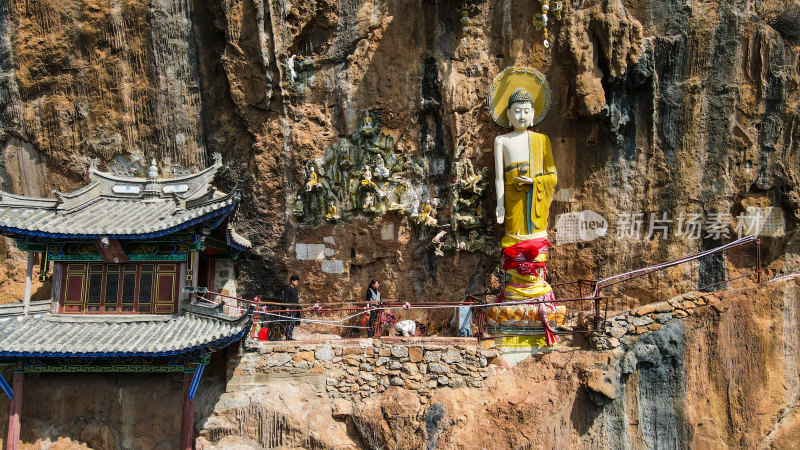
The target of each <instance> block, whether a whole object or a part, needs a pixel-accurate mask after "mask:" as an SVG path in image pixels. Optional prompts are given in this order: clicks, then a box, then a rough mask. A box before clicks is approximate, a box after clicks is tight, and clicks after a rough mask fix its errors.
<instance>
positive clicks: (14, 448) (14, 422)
mask: <svg viewBox="0 0 800 450" xmlns="http://www.w3.org/2000/svg"><path fill="white" fill-rule="evenodd" d="M24 379H25V374H23V373H22V372H14V381H13V390H14V399H13V400H11V409H10V410H9V412H8V434H6V449H7V450H18V449H19V432H20V414H21V413H22V382H23V381H24Z"/></svg>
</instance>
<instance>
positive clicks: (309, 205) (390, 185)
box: [289, 111, 438, 226]
mask: <svg viewBox="0 0 800 450" xmlns="http://www.w3.org/2000/svg"><path fill="white" fill-rule="evenodd" d="M358 123H359V128H358V130H357V131H356V132H355V133H354V134H353V135H351V136H350V137H349V138H342V139H339V141H338V142H337V143H336V144H334V145H333V146H332V147H331V148H329V149H328V151H327V153H326V155H325V156H324V157H322V158H319V159H316V160H313V161H308V162H307V163H306V175H305V179H304V180H303V189H301V190H300V191H299V192H297V193H296V194H295V195H294V197H293V198H291V199H290V203H289V205H290V208H291V212H292V215H293V216H294V217H295V218H296V219H297V220H298V221H299V222H301V223H303V224H306V225H316V224H319V223H321V222H323V221H329V222H336V221H338V220H346V219H350V218H355V217H363V218H367V219H371V220H377V219H378V218H380V217H381V215H383V214H385V213H387V212H395V213H398V214H400V215H407V216H414V217H416V216H415V215H414V214H413V212H414V211H418V210H419V208H420V204H421V203H420V202H422V203H425V204H427V205H429V207H430V210H429V211H427V216H426V219H425V220H423V221H420V222H419V223H421V224H423V225H427V226H434V225H435V224H436V221H435V220H433V216H434V215H435V205H436V204H437V203H438V201H437V199H435V198H432V196H431V193H430V191H429V189H428V186H427V185H426V184H425V183H424V181H423V178H422V173H421V172H422V171H421V169H420V173H417V168H421V167H422V166H424V161H423V160H422V158H421V157H415V156H406V155H396V154H395V153H394V141H395V139H396V132H394V131H392V130H388V129H385V128H382V127H381V118H380V114H379V113H378V112H377V111H365V112H364V113H363V114H362V116H361V118H360V120H359V122H358Z"/></svg>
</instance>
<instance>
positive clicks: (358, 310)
mask: <svg viewBox="0 0 800 450" xmlns="http://www.w3.org/2000/svg"><path fill="white" fill-rule="evenodd" d="M752 243H755V244H756V247H757V252H756V268H755V270H754V271H753V272H751V273H747V274H744V275H740V276H737V277H734V278H730V279H725V280H722V281H718V282H715V283H711V284H709V285H706V286H703V287H702V288H699V289H706V288H710V287H714V286H718V285H720V284H723V283H727V282H731V281H734V280H738V279H743V278H747V277H750V276H753V275H755V277H756V280H757V282H758V283H760V282H761V273H762V271H761V246H760V240H759V239H758V236H756V235H750V236H745V237H743V238H741V239H737V240H736V241H733V242H730V243H728V244H725V245H722V246H720V247H716V248H713V249H709V250H705V251H702V252H699V253H696V254H693V255H689V256H686V257H683V258H679V259H675V260H672V261H667V262H664V263H660V264H655V265H651V266H647V267H643V268H640V269H636V270H632V271H629V272H625V273H621V274H616V275H613V276H609V277H606V278H602V279H600V280H592V279H578V280H572V281H562V282H556V283H552V284H551V287H553V288H554V289H557V290H562V289H567V290H569V289H577V296H572V297H570V298H561V299H558V300H557V301H556V302H557V303H568V304H574V303H578V304H579V305H578V308H579V311H580V312H581V313H583V312H589V313H592V312H593V313H594V324H593V325H594V328H593V329H579V330H572V331H560V332H558V334H572V333H575V332H581V333H596V332H602V331H603V330H602V327H601V325H602V323H604V322H605V321H606V319H607V316H608V305H609V300H610V298H611V296H610V295H600V294H601V292H602V291H603V289H607V288H609V287H611V286H615V285H619V284H622V283H626V282H629V281H631V280H634V279H637V278H640V277H643V276H645V275H649V274H653V273H655V272H660V271H663V270H666V269H668V268H670V267H675V266H678V265H680V264H684V263H688V262H691V261H695V260H699V259H701V258H704V257H707V256H710V255H713V254H717V253H722V252H726V251H728V250H730V249H733V248H737V247H741V246H744V245H747V244H752ZM793 275H795V274H793ZM793 275H788V276H787V277H789V276H793ZM770 281H773V280H770ZM587 290H588V291H589V292H590V293H591V294H590V295H585V294H584V292H585V291H587ZM185 292H187V293H192V294H194V295H195V298H196V299H198V300H201V301H204V302H207V303H211V304H215V305H219V304H222V305H223V307H226V308H229V309H230V310H232V311H236V312H237V313H239V314H242V313H244V312H245V311H247V310H248V308H246V307H242V305H243V304H244V305H253V306H254V307H255V308H254V309H253V310H252V312H251V314H253V315H254V320H253V331H252V332H251V337H255V333H256V327H257V326H259V325H260V324H262V323H274V322H278V323H281V322H286V321H289V320H293V321H298V322H304V323H309V324H314V325H321V326H326V327H336V328H346V329H366V328H368V327H367V326H365V323H366V318H363V317H362V325H352V324H348V323H346V322H348V321H352V320H358V318H359V317H361V316H363V315H365V314H370V313H371V312H373V311H377V312H378V317H377V320H376V321H375V324H374V327H375V328H374V329H373V332H374V333H375V335H377V336H380V333H381V331H382V328H381V327H382V326H383V324H384V323H385V320H386V319H385V317H386V314H388V313H389V312H391V311H396V310H423V309H445V308H461V307H468V308H470V309H472V310H473V311H474V314H473V315H472V320H473V324H474V325H475V326H476V327H477V329H478V333H477V336H478V337H479V338H481V337H484V336H486V331H487V322H486V308H488V307H493V306H499V307H510V306H515V305H537V304H542V303H552V300H523V301H512V302H497V301H489V298H490V297H492V296H496V295H497V292H491V291H486V292H480V293H472V294H467V295H466V296H465V298H464V300H463V301H460V302H403V301H402V300H397V299H384V300H383V301H382V302H380V303H379V304H370V303H369V302H366V301H347V302H341V301H340V302H320V303H315V304H314V305H313V306H311V307H301V308H298V307H297V306H298V305H297V304H296V303H286V302H281V301H277V300H276V299H266V300H265V299H263V298H262V297H255V298H254V299H246V298H242V297H237V296H233V295H230V294H225V293H221V292H213V291H209V290H208V289H206V288H198V287H194V288H192V287H187V289H186V290H185ZM573 292H574V291H573ZM205 294H209V295H214V296H215V297H223V298H228V299H231V300H235V301H236V304H235V305H231V304H227V303H226V302H224V301H220V302H215V301H213V300H210V299H208V298H206V297H205ZM481 297H482V298H483V299H481ZM585 302H589V304H590V305H592V304H593V306H594V308H593V310H594V311H586V310H585V308H584V306H585ZM603 302H604V303H605V305H604V307H603V308H602V309H604V311H601V304H602V303H603ZM281 307H285V308H281ZM266 308H269V309H266ZM295 308H297V309H295ZM296 313H312V314H319V315H320V316H325V315H327V316H329V318H328V319H324V320H323V319H312V318H308V317H295V315H296ZM334 313H337V314H344V317H340V318H336V319H334V318H333V317H332V314H334ZM571 314H574V313H571ZM601 317H602V319H601ZM514 336H522V335H520V334H514ZM493 337H497V336H493Z"/></svg>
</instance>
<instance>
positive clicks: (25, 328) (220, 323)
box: [0, 312, 250, 358]
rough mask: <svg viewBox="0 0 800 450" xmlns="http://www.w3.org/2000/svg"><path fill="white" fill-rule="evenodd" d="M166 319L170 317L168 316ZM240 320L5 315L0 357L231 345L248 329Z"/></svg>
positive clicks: (151, 352)
mask: <svg viewBox="0 0 800 450" xmlns="http://www.w3.org/2000/svg"><path fill="white" fill-rule="evenodd" d="M165 319H166V320H165ZM249 324H250V321H249V319H248V315H247V314H245V315H243V316H242V317H240V318H239V319H236V320H226V319H222V318H216V317H210V316H204V315H200V314H195V313H191V312H188V313H185V314H183V315H180V316H166V317H154V316H119V317H116V316H115V317H110V318H109V317H101V316H93V317H92V316H88V317H87V316H65V315H52V314H49V313H41V314H34V315H28V316H5V317H0V357H6V358H8V357H45V358H46V357H59V358H82V357H109V356H112V357H134V356H152V357H155V356H171V355H177V354H181V353H188V352H192V351H195V350H198V349H199V348H201V347H208V346H217V345H227V344H228V343H230V342H232V341H234V340H238V339H240V338H241V337H242V336H243V335H244V334H245V333H246V331H247V329H248V328H249Z"/></svg>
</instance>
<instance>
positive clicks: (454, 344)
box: [228, 338, 500, 401]
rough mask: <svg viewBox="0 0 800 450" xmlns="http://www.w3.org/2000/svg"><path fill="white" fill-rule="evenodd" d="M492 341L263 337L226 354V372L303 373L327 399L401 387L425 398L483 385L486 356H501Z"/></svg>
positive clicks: (259, 375) (270, 376)
mask: <svg viewBox="0 0 800 450" xmlns="http://www.w3.org/2000/svg"><path fill="white" fill-rule="evenodd" d="M486 346H490V348H486ZM493 346H494V341H486V342H484V343H483V344H482V345H479V344H478V343H477V341H476V340H475V339H466V338H446V339H445V338H440V339H436V338H426V339H425V340H422V339H415V338H410V339H407V338H388V339H387V338H383V339H357V340H346V341H345V340H341V341H339V340H329V341H321V342H314V343H302V344H292V343H290V342H286V341H279V342H262V343H259V344H258V346H257V348H254V349H252V350H253V351H249V352H247V353H245V354H244V355H243V356H242V357H241V358H239V359H237V358H231V359H230V360H229V367H228V376H229V377H230V379H231V380H233V381H234V383H236V381H235V379H237V378H238V379H243V378H248V377H249V379H252V380H256V379H260V380H274V379H278V378H286V377H292V378H304V379H306V380H312V381H311V382H312V384H314V381H316V383H317V384H318V389H320V390H322V389H324V390H325V391H327V393H328V395H329V396H330V397H331V398H333V399H337V398H342V399H347V400H358V399H362V398H367V397H370V396H373V395H375V394H378V393H380V392H383V391H384V390H386V389H388V388H389V387H390V386H402V387H404V388H406V389H410V390H413V391H415V392H417V394H419V395H420V397H421V398H422V399H423V401H426V400H427V399H428V398H429V397H430V396H431V393H432V391H433V390H435V389H438V388H441V387H474V388H480V387H483V382H484V379H485V378H487V377H488V369H487V367H488V365H489V363H490V361H491V360H492V359H493V358H496V357H498V356H499V355H500V352H499V351H498V350H497V349H495V348H492V347H493ZM229 384H230V383H229ZM323 386H324V387H323Z"/></svg>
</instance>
